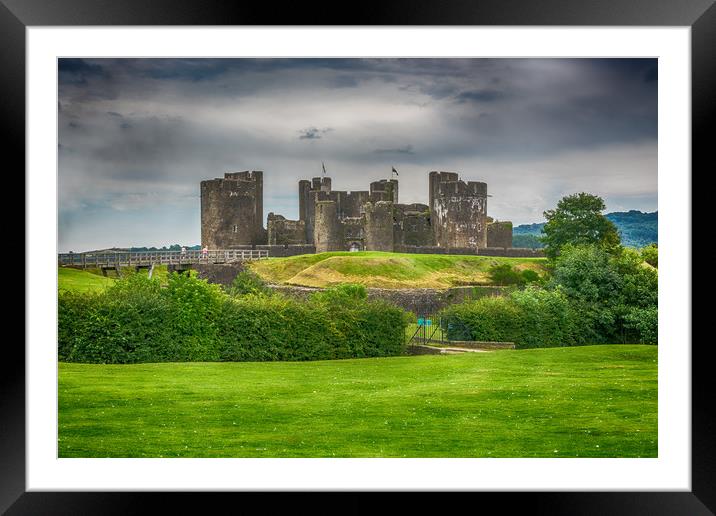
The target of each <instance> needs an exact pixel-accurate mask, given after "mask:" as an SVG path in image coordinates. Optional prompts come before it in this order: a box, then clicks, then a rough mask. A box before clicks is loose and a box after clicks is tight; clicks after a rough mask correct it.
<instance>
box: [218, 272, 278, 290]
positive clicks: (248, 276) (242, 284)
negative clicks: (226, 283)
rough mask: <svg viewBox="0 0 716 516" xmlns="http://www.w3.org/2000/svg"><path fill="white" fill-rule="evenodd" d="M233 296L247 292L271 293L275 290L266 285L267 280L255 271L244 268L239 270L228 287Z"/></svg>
mask: <svg viewBox="0 0 716 516" xmlns="http://www.w3.org/2000/svg"><path fill="white" fill-rule="evenodd" d="M228 292H229V294H231V295H232V296H244V295H247V294H266V295H270V294H272V293H273V291H272V290H271V289H270V288H268V287H267V286H266V282H265V281H264V280H262V279H261V277H260V276H259V275H258V274H256V273H255V272H253V271H249V270H244V271H241V272H239V273H238V274H237V275H236V277H235V278H234V281H233V282H232V283H231V286H230V287H229V289H228Z"/></svg>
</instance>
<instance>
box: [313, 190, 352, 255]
mask: <svg viewBox="0 0 716 516" xmlns="http://www.w3.org/2000/svg"><path fill="white" fill-rule="evenodd" d="M313 236H314V243H315V245H316V252H317V253H325V252H327V251H343V250H344V247H345V246H344V243H343V231H342V227H341V221H340V220H338V210H337V206H336V202H335V201H318V202H316V206H315V231H314V235H313Z"/></svg>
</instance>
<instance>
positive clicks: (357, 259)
mask: <svg viewBox="0 0 716 516" xmlns="http://www.w3.org/2000/svg"><path fill="white" fill-rule="evenodd" d="M502 263H509V264H510V265H512V266H513V267H514V268H515V269H517V270H524V269H532V270H534V271H536V272H537V273H540V274H544V272H545V267H546V264H547V260H546V259H545V258H504V257H492V256H469V255H440V254H410V253H383V252H378V251H363V252H331V253H320V254H307V255H299V256H291V257H288V258H269V259H267V260H257V261H255V262H252V263H251V264H250V265H249V267H250V268H251V269H252V270H253V271H254V272H256V273H257V274H258V275H259V276H261V277H262V278H263V279H264V280H266V281H268V282H271V283H285V284H290V285H301V286H306V287H327V286H331V285H337V284H340V283H361V284H363V285H365V286H367V287H379V288H448V287H453V286H459V285H489V284H490V278H489V275H488V270H489V268H490V267H491V266H493V265H495V264H502Z"/></svg>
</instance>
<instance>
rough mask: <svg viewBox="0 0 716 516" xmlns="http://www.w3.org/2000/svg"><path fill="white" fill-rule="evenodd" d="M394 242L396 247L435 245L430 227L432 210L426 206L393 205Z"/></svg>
mask: <svg viewBox="0 0 716 516" xmlns="http://www.w3.org/2000/svg"><path fill="white" fill-rule="evenodd" d="M393 220H394V222H393V235H394V236H393V240H394V242H395V245H396V246H397V245H413V246H414V245H421V246H432V245H435V238H434V236H433V229H432V227H431V226H430V210H429V208H428V206H427V205H425V204H418V203H416V204H394V205H393Z"/></svg>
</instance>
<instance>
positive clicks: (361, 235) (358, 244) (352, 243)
mask: <svg viewBox="0 0 716 516" xmlns="http://www.w3.org/2000/svg"><path fill="white" fill-rule="evenodd" d="M364 227H365V217H364V216H361V217H348V218H345V219H343V240H344V245H345V247H344V248H345V249H346V250H348V251H350V250H351V248H354V249H357V250H358V251H363V250H365V231H364Z"/></svg>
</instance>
